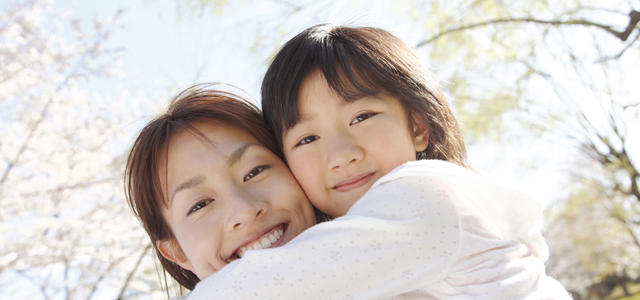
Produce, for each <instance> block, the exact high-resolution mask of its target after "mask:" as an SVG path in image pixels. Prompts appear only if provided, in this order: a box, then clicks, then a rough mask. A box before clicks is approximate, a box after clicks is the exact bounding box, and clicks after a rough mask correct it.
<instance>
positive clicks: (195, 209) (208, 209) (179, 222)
mask: <svg viewBox="0 0 640 300" xmlns="http://www.w3.org/2000/svg"><path fill="white" fill-rule="evenodd" d="M192 125H193V126H194V127H195V128H196V129H197V130H199V131H200V132H201V133H202V134H203V135H204V136H205V137H207V138H208V139H209V141H211V142H208V141H205V140H203V139H202V138H201V137H198V136H196V135H195V134H193V133H191V132H188V131H184V132H182V133H179V134H177V135H176V136H174V137H172V138H171V139H170V141H169V146H168V152H167V153H168V157H167V158H163V159H162V160H160V162H159V171H160V173H159V174H166V178H165V177H163V178H161V184H162V188H163V190H164V191H165V194H166V195H167V198H168V199H169V200H168V202H167V208H166V209H163V211H162V215H163V216H164V218H165V220H166V221H167V223H168V224H169V227H170V228H171V230H172V232H173V234H174V236H175V239H176V240H177V245H176V244H175V241H160V242H158V248H159V249H160V251H161V253H162V254H163V255H164V256H165V257H166V258H167V259H169V260H171V261H173V262H176V263H177V264H178V265H180V266H181V267H182V268H184V269H187V270H190V271H192V272H194V273H195V274H196V275H197V276H198V278H200V279H204V278H205V277H207V276H208V275H211V274H212V273H214V272H216V271H218V270H220V268H222V267H223V266H225V265H227V264H228V263H229V262H231V261H233V260H235V259H238V258H240V257H242V256H243V255H244V252H245V251H247V250H251V249H263V248H271V247H277V246H281V245H284V244H286V243H287V242H289V241H290V240H291V239H293V238H294V237H295V236H297V235H298V234H300V233H301V232H302V231H304V230H305V229H307V228H309V227H311V226H313V225H314V224H315V215H314V212H313V208H312V206H311V203H310V202H309V200H308V199H307V197H306V196H305V194H304V192H303V191H302V189H301V188H300V186H299V185H298V183H297V182H296V180H295V178H294V177H293V175H292V174H291V172H290V171H289V169H288V168H287V166H286V165H285V164H284V163H283V162H282V160H280V159H279V158H278V157H277V156H276V155H275V154H273V153H272V152H271V151H269V150H268V149H267V148H265V147H264V146H263V145H262V144H260V143H259V142H258V140H256V138H255V137H253V136H252V135H251V134H249V133H248V132H246V131H244V130H242V129H240V128H238V127H235V126H233V125H228V124H224V123H210V122H207V123H204V122H200V123H193V124H192Z"/></svg>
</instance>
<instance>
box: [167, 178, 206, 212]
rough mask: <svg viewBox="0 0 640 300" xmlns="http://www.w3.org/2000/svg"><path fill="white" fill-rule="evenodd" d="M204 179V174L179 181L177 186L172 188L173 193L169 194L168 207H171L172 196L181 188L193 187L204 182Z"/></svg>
mask: <svg viewBox="0 0 640 300" xmlns="http://www.w3.org/2000/svg"><path fill="white" fill-rule="evenodd" d="M206 180H207V178H206V177H204V176H196V177H193V178H191V179H188V180H186V181H185V182H183V183H181V184H180V185H179V186H178V187H176V188H175V189H174V190H173V193H172V194H171V200H170V201H169V207H171V205H173V198H174V197H175V196H176V194H177V193H178V192H180V191H182V190H186V189H191V188H194V187H196V186H198V185H200V184H201V183H203V182H205V181H206Z"/></svg>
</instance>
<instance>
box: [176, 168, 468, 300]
mask: <svg viewBox="0 0 640 300" xmlns="http://www.w3.org/2000/svg"><path fill="white" fill-rule="evenodd" d="M439 182H442V181H438V180H432V178H429V177H424V176H423V177H420V176H414V177H402V178H396V179H394V180H392V181H389V182H385V183H383V184H382V185H376V186H374V188H372V189H371V190H370V191H369V192H367V194H365V195H364V196H363V198H362V199H360V200H359V201H358V202H357V203H356V204H355V205H354V206H353V207H352V208H351V210H349V212H348V214H347V215H346V216H344V217H341V218H337V219H336V220H334V221H330V222H325V223H322V224H318V225H316V226H314V227H312V228H309V229H308V230H306V231H305V232H303V233H302V234H300V235H299V236H298V237H296V238H295V239H293V240H292V241H290V242H289V243H288V244H287V245H284V246H282V247H279V248H272V249H265V250H258V251H249V252H247V253H246V254H245V255H244V256H243V258H242V259H240V260H236V261H234V262H232V263H231V264H229V265H227V266H226V267H224V268H223V269H222V270H220V271H219V272H217V273H214V274H213V275H211V276H209V277H207V278H205V279H204V280H203V281H201V282H200V283H199V284H198V285H197V286H196V288H195V289H194V290H193V292H192V293H191V294H190V295H189V298H188V299H189V300H199V299H281V298H287V299H373V298H383V297H390V296H394V295H399V294H402V293H406V292H409V291H412V290H416V289H418V288H422V287H424V286H427V285H428V284H430V283H433V282H436V281H439V280H442V279H443V278H445V277H446V275H447V273H448V271H449V269H450V268H451V265H452V264H453V263H454V262H455V260H456V259H457V255H458V253H459V251H460V237H461V234H460V224H459V222H460V221H459V220H460V217H459V215H458V211H457V209H456V208H455V206H454V204H453V203H454V201H451V199H448V197H451V196H452V195H455V193H451V192H450V190H449V187H448V185H447V184H444V185H442V184H440V183H439Z"/></svg>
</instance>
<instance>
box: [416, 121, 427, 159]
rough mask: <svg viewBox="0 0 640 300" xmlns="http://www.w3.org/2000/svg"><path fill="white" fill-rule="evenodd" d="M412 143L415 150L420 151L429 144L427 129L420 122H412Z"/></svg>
mask: <svg viewBox="0 0 640 300" xmlns="http://www.w3.org/2000/svg"><path fill="white" fill-rule="evenodd" d="M413 144H414V146H415V150H416V152H422V151H424V150H426V149H427V146H429V129H427V126H425V125H424V124H422V123H421V122H414V125H413Z"/></svg>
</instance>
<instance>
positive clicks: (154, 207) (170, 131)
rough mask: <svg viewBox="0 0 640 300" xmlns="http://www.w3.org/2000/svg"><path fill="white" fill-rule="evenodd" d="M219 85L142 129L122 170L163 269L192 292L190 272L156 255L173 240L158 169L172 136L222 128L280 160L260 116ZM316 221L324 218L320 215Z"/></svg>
mask: <svg viewBox="0 0 640 300" xmlns="http://www.w3.org/2000/svg"><path fill="white" fill-rule="evenodd" d="M220 86H221V85H213V84H202V85H197V86H194V87H191V88H189V89H187V90H185V91H183V92H182V93H180V94H179V95H177V96H176V97H175V98H174V99H173V100H172V102H171V104H170V106H169V108H168V109H167V112H166V113H164V114H162V115H161V116H159V117H157V118H155V119H154V120H152V121H151V122H150V123H149V124H147V126H145V127H144V129H142V131H141V132H140V134H139V135H138V138H137V139H136V140H135V142H134V143H133V146H132V148H131V152H130V153H129V157H128V159H127V165H126V170H125V178H124V181H125V194H126V196H127V202H128V204H129V206H130V207H131V209H132V210H133V212H134V214H135V215H136V217H137V218H138V219H139V220H140V222H141V223H142V226H143V227H144V229H145V231H146V232H147V234H148V235H149V238H150V239H151V242H152V245H153V246H154V249H155V252H156V255H157V257H158V259H159V260H160V263H161V265H162V267H163V269H164V270H165V271H166V272H167V273H169V275H171V277H173V278H174V279H175V280H176V281H177V282H178V283H179V284H180V285H182V286H183V287H185V288H187V289H189V290H193V288H194V287H195V285H196V284H197V283H198V282H199V281H200V280H199V279H198V277H197V276H196V275H195V274H194V273H193V272H191V271H188V270H185V269H183V268H181V267H180V266H178V265H177V264H175V263H173V262H171V261H169V260H168V259H166V258H165V257H164V256H162V254H161V253H160V251H159V249H158V248H157V246H156V242H157V241H167V240H175V237H174V235H173V233H172V232H171V228H169V226H168V224H167V222H166V221H165V219H164V217H163V216H162V208H163V206H164V207H166V205H167V204H166V200H165V197H164V192H163V189H162V186H161V184H160V178H161V177H160V176H164V175H162V174H159V168H158V163H159V162H160V161H161V159H162V157H165V156H166V151H167V149H168V143H169V141H170V139H171V138H172V137H173V136H175V135H176V134H178V133H180V132H183V131H185V130H188V131H190V132H193V133H194V134H196V135H198V136H202V134H201V133H200V132H198V131H197V130H196V129H195V128H194V127H193V126H192V125H191V124H193V122H199V121H204V122H223V123H227V124H231V125H234V126H237V127H239V128H241V129H243V130H246V131H247V132H249V133H250V134H252V135H253V136H254V137H255V138H256V139H257V140H258V141H259V142H260V143H262V144H263V145H264V146H265V147H267V148H268V149H269V150H271V151H272V152H273V153H275V154H276V155H278V156H279V157H280V158H282V157H283V156H282V151H281V150H280V147H278V144H277V143H276V141H275V139H274V138H273V135H272V134H271V132H270V130H269V128H268V126H267V125H266V124H265V122H264V120H263V119H262V116H261V114H260V110H259V109H258V108H257V107H256V106H255V105H254V104H252V103H251V102H249V101H247V100H245V99H243V98H242V97H240V96H237V95H235V94H232V93H230V92H225V91H222V90H220V89H219V87H220ZM316 216H317V219H318V221H319V222H320V221H325V220H326V215H324V214H318V213H317V210H316Z"/></svg>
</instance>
